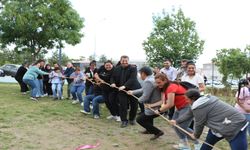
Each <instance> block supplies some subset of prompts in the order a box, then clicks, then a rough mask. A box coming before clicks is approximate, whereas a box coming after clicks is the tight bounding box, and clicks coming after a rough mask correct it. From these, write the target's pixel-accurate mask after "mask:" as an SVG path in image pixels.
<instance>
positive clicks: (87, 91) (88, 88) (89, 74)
mask: <svg viewBox="0 0 250 150" xmlns="http://www.w3.org/2000/svg"><path fill="white" fill-rule="evenodd" d="M84 73H85V75H86V78H88V79H90V80H93V78H94V74H95V73H97V68H96V61H95V60H93V61H91V62H90V63H89V67H88V68H87V69H86V70H85V71H84ZM85 87H86V89H85V94H86V95H90V94H92V93H93V84H92V83H91V82H90V81H88V80H87V81H86V83H85Z"/></svg>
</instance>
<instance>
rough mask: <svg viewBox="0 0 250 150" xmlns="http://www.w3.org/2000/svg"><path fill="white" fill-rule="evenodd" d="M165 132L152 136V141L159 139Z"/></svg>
mask: <svg viewBox="0 0 250 150" xmlns="http://www.w3.org/2000/svg"><path fill="white" fill-rule="evenodd" d="M163 134H164V133H163V132H162V131H161V132H159V133H158V134H155V135H154V136H153V137H152V138H150V140H151V141H153V140H156V139H158V138H159V137H160V136H162V135H163Z"/></svg>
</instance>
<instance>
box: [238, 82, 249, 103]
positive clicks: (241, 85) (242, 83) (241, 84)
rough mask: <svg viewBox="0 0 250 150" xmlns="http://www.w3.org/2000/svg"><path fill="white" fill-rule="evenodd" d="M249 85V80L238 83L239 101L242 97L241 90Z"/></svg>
mask: <svg viewBox="0 0 250 150" xmlns="http://www.w3.org/2000/svg"><path fill="white" fill-rule="evenodd" d="M248 84H249V78H248V79H240V81H239V83H238V96H237V98H238V99H239V96H240V89H241V88H242V87H243V86H246V85H248Z"/></svg>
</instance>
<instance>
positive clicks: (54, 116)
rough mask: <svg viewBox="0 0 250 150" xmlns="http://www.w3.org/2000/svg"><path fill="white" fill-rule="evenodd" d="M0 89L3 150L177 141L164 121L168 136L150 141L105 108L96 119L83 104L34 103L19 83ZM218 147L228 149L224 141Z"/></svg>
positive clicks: (121, 147)
mask: <svg viewBox="0 0 250 150" xmlns="http://www.w3.org/2000/svg"><path fill="white" fill-rule="evenodd" d="M0 89H1V91H0V150H74V149H76V148H77V147H78V146H80V145H85V144H93V145H94V144H96V143H98V142H99V143H100V146H99V147H98V148H96V149H100V150H111V149H115V150H127V149H131V150H132V149H137V150H152V149H154V150H155V149H157V150H171V149H173V148H172V145H173V144H175V143H177V142H178V138H177V136H176V135H175V133H174V130H173V129H172V127H171V126H170V125H168V123H167V122H166V121H164V120H163V119H161V118H157V119H156V123H155V124H156V125H157V126H158V127H159V128H160V129H162V130H163V131H164V132H165V135H164V136H162V137H161V138H159V139H158V140H156V141H150V140H149V138H150V135H141V134H140V133H139V131H142V130H143V129H142V128H141V127H140V126H139V125H136V126H129V127H127V128H120V127H119V125H120V123H117V122H115V121H109V120H107V119H106V117H107V116H108V115H109V114H108V112H107V109H106V108H105V106H104V105H101V118H100V119H98V120H96V119H93V118H92V116H91V115H90V116H86V115H83V114H81V113H80V112H79V110H80V109H81V107H80V105H72V104H71V101H70V100H62V101H52V100H51V98H41V100H39V102H33V101H31V100H30V99H29V96H28V95H21V94H20V92H19V86H18V85H17V84H0ZM65 91H66V90H65ZM65 94H66V93H65ZM216 146H218V147H219V148H221V149H222V150H228V149H229V148H228V144H227V143H226V142H225V141H222V142H220V143H218V144H217V145H216Z"/></svg>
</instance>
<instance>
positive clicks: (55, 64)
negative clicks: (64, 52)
mask: <svg viewBox="0 0 250 150" xmlns="http://www.w3.org/2000/svg"><path fill="white" fill-rule="evenodd" d="M54 68H59V69H60V71H61V73H62V74H63V75H64V70H63V67H62V66H61V65H60V64H59V63H54ZM64 80H65V78H62V87H61V93H62V99H63V86H64Z"/></svg>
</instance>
